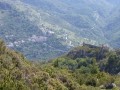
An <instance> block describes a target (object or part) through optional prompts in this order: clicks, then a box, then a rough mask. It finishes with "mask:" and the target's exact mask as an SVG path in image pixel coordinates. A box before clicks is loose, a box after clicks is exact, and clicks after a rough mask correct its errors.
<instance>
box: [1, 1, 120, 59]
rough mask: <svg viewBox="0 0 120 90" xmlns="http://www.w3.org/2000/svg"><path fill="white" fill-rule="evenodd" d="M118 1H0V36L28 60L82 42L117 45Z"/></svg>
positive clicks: (60, 52)
mask: <svg viewBox="0 0 120 90" xmlns="http://www.w3.org/2000/svg"><path fill="white" fill-rule="evenodd" d="M119 8H120V7H119V0H99V1H98V0H0V37H1V38H2V39H4V40H5V41H6V42H7V45H8V46H9V47H11V48H14V49H16V50H19V51H21V52H23V53H24V54H25V56H26V57H27V58H29V59H50V58H54V57H56V56H59V55H62V53H65V52H66V51H68V50H69V49H70V48H71V47H74V46H78V45H81V44H82V43H83V42H86V43H90V44H93V45H99V44H109V45H110V46H111V47H114V48H118V47H120V46H119V38H120V35H119V31H120V30H119V28H120V27H119V26H120V25H119V15H120V12H119V11H120V9H119Z"/></svg>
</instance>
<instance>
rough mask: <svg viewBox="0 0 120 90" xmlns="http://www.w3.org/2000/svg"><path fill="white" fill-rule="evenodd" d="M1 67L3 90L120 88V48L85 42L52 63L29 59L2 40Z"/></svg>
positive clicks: (95, 89) (0, 88)
mask: <svg viewBox="0 0 120 90" xmlns="http://www.w3.org/2000/svg"><path fill="white" fill-rule="evenodd" d="M71 56H72V57H71ZM0 67H1V69H0V79H1V80H0V90H101V89H112V90H119V88H120V76H119V75H118V74H119V72H120V51H119V50H117V51H109V49H108V48H106V47H96V46H93V45H88V44H86V45H83V46H80V47H77V48H75V49H73V50H72V51H70V52H69V53H68V54H66V55H64V56H62V57H59V58H56V59H54V60H51V61H49V62H30V61H28V60H27V59H26V58H25V57H24V56H23V55H22V54H21V53H19V52H15V51H13V50H11V49H9V48H7V47H6V46H5V43H4V42H3V41H0Z"/></svg>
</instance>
